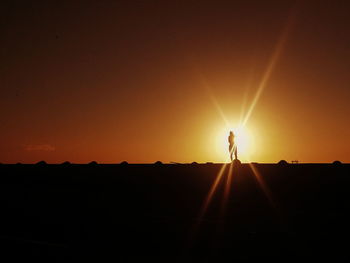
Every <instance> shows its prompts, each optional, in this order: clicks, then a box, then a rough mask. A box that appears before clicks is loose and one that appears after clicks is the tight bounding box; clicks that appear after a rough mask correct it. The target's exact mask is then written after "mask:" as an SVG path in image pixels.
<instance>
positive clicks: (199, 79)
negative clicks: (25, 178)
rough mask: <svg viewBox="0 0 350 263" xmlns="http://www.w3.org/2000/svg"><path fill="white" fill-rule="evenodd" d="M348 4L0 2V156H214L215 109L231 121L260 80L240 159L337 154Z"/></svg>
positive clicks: (349, 40)
mask: <svg viewBox="0 0 350 263" xmlns="http://www.w3.org/2000/svg"><path fill="white" fill-rule="evenodd" d="M262 2H264V3H262ZM281 2H283V3H281ZM348 10H349V4H348V3H347V2H346V1H322V2H321V1H237V2H235V3H233V1H226V2H220V1H212V2H209V1H207V2H202V1H201V2H200V3H199V1H183V2H182V1H176V3H172V4H170V3H165V2H164V1H147V3H130V2H129V1H125V2H123V1H120V2H118V3H98V4H97V3H94V4H88V3H87V2H86V1H84V2H81V3H78V1H74V3H73V4H72V3H70V1H69V2H68V1H67V2H66V3H62V2H60V3H56V4H53V3H42V4H38V3H30V4H29V3H27V4H23V3H21V4H20V3H19V2H18V3H17V2H16V1H9V2H8V3H7V4H4V8H2V10H1V12H2V13H1V20H2V21H1V23H0V24H1V26H0V30H1V38H2V41H1V44H0V48H1V49H0V54H1V57H2V63H1V66H0V91H1V96H0V110H1V111H0V127H1V129H0V145H1V150H0V162H2V163H15V162H23V163H31V162H37V161H40V160H46V161H47V162H51V163H57V162H63V161H66V160H68V161H71V162H81V163H85V162H89V161H92V160H96V161H98V162H105V163H115V162H121V161H124V160H126V161H128V162H131V163H148V162H155V161H157V160H160V161H163V162H170V161H174V162H192V161H197V162H207V161H211V162H222V161H225V160H226V159H225V158H227V157H228V155H227V150H228V149H227V147H228V145H223V146H222V150H221V148H220V147H221V144H220V143H219V144H218V138H217V137H218V136H220V135H221V134H222V131H223V130H224V131H225V129H226V124H225V121H224V120H223V118H222V115H221V114H220V112H219V110H218V108H220V109H221V111H222V113H223V115H224V116H225V117H226V118H227V120H228V121H229V122H231V123H232V124H233V125H234V124H236V123H238V122H239V120H240V116H241V114H242V105H244V103H245V102H246V103H245V105H246V106H245V111H243V115H244V114H245V113H246V112H247V109H248V108H249V106H250V105H251V103H252V101H254V98H255V96H256V94H257V91H258V90H259V87H261V86H262V85H263V89H261V90H262V92H261V94H260V97H259V99H258V100H257V103H256V106H255V107H254V109H253V110H252V113H251V115H250V117H249V119H248V121H247V124H246V125H247V128H248V129H249V131H250V132H251V139H252V140H253V142H251V147H250V148H249V150H248V152H247V154H249V155H250V156H249V157H248V156H247V155H245V156H242V155H241V159H242V160H243V161H254V162H277V161H279V160H281V159H285V160H287V161H291V160H299V161H300V162H332V161H334V160H340V161H343V162H349V161H350V150H349V146H350V143H349V137H350V124H349V121H348V119H349V117H348V116H349V114H350V107H349V104H348V101H349V99H350V75H349V68H350V50H349V46H350V34H349V25H350V18H349V16H348ZM278 43H280V44H278ZM273 58H276V59H275V60H273ZM272 60H273V61H274V62H275V63H274V64H273V65H272V64H271V63H272ZM271 65H272V66H271ZM269 66H271V68H270V70H269ZM266 72H268V73H269V74H267V75H268V76H267V77H266ZM262 83H263V84H262ZM223 134H224V135H223V136H224V138H223V141H224V142H225V141H226V136H228V131H227V135H226V134H225V133H223ZM219 140H221V139H219Z"/></svg>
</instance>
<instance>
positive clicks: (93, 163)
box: [88, 161, 98, 165]
mask: <svg viewBox="0 0 350 263" xmlns="http://www.w3.org/2000/svg"><path fill="white" fill-rule="evenodd" d="M88 164H89V165H98V163H97V162H96V161H92V162H89V163H88Z"/></svg>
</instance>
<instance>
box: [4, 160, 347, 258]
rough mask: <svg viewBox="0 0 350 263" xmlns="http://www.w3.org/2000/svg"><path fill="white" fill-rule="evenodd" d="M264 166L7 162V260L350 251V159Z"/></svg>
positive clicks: (282, 255) (283, 255)
mask: <svg viewBox="0 0 350 263" xmlns="http://www.w3.org/2000/svg"><path fill="white" fill-rule="evenodd" d="M255 167H256V168H257V170H258V171H259V172H260V174H261V178H262V179H263V181H264V182H265V184H266V186H267V188H268V189H267V191H270V193H271V194H270V197H271V199H269V198H268V197H267V195H266V194H265V192H264V191H263V190H262V188H261V186H260V184H259V183H258V181H257V180H256V177H255V176H254V174H253V173H252V170H251V169H250V167H249V165H247V164H244V165H242V166H240V167H235V168H234V170H233V174H232V184H231V187H230V190H231V192H230V196H229V199H228V202H227V205H226V212H225V213H223V212H222V204H223V194H224V184H225V182H226V179H227V176H228V168H227V169H226V171H225V173H224V176H223V178H222V180H221V184H219V186H218V188H217V191H216V192H215V194H214V197H213V200H212V202H211V204H210V205H209V208H208V210H207V213H206V214H205V215H204V217H203V218H200V217H199V214H200V210H201V207H202V204H203V202H204V200H205V197H206V196H207V194H208V192H209V190H210V187H211V185H212V184H213V182H214V180H215V178H216V176H217V174H218V172H219V170H220V168H221V165H219V164H203V165H175V164H174V165H0V204H1V215H0V218H1V219H0V223H1V225H0V242H1V243H0V247H1V254H0V257H1V258H0V260H1V262H9V261H13V262H15V261H20V262H24V261H25V262H27V261H29V260H31V261H33V260H34V261H36V262H78V261H83V262H87V261H90V262H110V261H113V262H130V261H133V262H142V261H146V259H151V260H152V262H154V261H159V262H251V261H256V260H259V261H260V260H269V261H279V262H286V261H290V262H295V261H297V260H298V261H308V262H316V261H319V260H322V259H323V260H324V259H326V260H329V261H333V262H348V261H350V252H349V238H350V235H349V234H350V220H349V219H350V216H349V215H350V213H349V211H350V202H349V201H350V165H346V164H341V165H333V164H294V165H285V166H283V165H275V164H257V165H256V166H255ZM5 257H6V258H7V259H6V260H3V259H4V258H5Z"/></svg>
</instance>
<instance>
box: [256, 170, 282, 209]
mask: <svg viewBox="0 0 350 263" xmlns="http://www.w3.org/2000/svg"><path fill="white" fill-rule="evenodd" d="M249 167H250V168H251V170H252V172H253V174H254V176H255V179H256V180H257V182H258V183H259V185H260V187H261V189H262V190H263V192H264V194H265V195H266V197H267V199H268V200H269V202H270V204H271V206H272V207H276V205H275V202H274V201H273V198H272V194H271V191H270V189H269V187H268V186H267V185H266V183H265V182H264V180H263V179H262V176H261V174H260V173H259V171H258V169H257V168H256V167H255V165H254V164H252V163H249Z"/></svg>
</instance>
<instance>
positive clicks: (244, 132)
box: [215, 125, 255, 162]
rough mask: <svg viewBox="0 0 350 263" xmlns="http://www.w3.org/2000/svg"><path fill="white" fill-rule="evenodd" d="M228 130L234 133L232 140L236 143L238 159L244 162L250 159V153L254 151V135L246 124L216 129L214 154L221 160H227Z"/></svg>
mask: <svg viewBox="0 0 350 263" xmlns="http://www.w3.org/2000/svg"><path fill="white" fill-rule="evenodd" d="M230 131H232V132H233V133H234V135H235V138H234V141H235V144H236V145H237V151H238V159H240V160H241V161H244V162H249V161H251V158H250V157H251V155H252V154H253V153H254V151H255V147H254V136H253V134H252V132H251V130H250V129H248V127H247V126H243V125H227V126H226V127H222V128H221V129H219V130H218V131H217V134H216V136H215V137H216V140H215V145H216V147H215V148H216V155H217V158H219V159H220V160H222V161H225V162H226V161H229V157H230V156H229V150H228V146H229V143H228V136H229V133H230Z"/></svg>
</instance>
